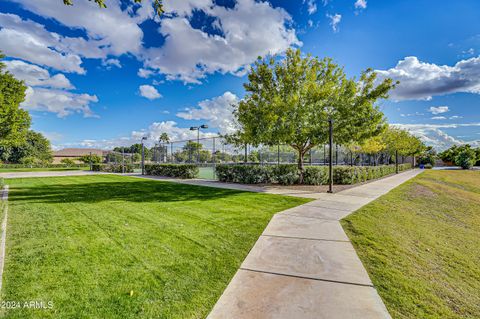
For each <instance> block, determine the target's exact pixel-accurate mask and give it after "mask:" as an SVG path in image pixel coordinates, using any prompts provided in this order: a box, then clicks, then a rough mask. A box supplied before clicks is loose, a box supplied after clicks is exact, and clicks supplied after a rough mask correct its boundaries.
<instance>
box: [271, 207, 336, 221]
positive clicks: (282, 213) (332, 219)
mask: <svg viewBox="0 0 480 319" xmlns="http://www.w3.org/2000/svg"><path fill="white" fill-rule="evenodd" d="M310 207H311V206H310ZM279 214H281V215H288V216H293V217H300V218H311V219H321V220H329V221H332V222H338V221H340V219H334V218H324V217H312V216H302V215H295V214H293V213H284V212H280V213H279Z"/></svg>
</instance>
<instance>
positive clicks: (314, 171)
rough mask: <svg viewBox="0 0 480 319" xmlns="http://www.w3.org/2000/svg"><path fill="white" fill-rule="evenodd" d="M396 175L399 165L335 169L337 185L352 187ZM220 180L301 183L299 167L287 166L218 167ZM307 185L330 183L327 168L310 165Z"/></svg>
mask: <svg viewBox="0 0 480 319" xmlns="http://www.w3.org/2000/svg"><path fill="white" fill-rule="evenodd" d="M411 167H412V165H411V164H400V165H398V169H399V171H404V170H407V169H410V168H411ZM394 173H395V165H382V166H334V167H333V183H334V184H337V185H350V184H356V183H361V182H365V181H368V180H371V179H376V178H380V177H383V176H386V175H390V174H394ZM216 174H217V178H218V179H219V180H220V181H221V182H229V183H241V184H269V183H273V184H281V185H292V184H298V182H299V172H298V168H297V166H296V165H295V164H287V165H272V166H268V165H266V166H261V165H227V164H220V165H217V166H216ZM303 183H304V184H305V185H325V184H328V167H327V166H306V167H305V169H304V173H303Z"/></svg>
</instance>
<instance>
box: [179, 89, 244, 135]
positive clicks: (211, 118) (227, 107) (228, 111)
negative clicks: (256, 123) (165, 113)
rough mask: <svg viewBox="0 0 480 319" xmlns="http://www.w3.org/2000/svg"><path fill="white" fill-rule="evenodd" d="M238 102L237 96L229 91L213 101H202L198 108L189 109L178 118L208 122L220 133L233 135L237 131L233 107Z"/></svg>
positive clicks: (180, 113)
mask: <svg viewBox="0 0 480 319" xmlns="http://www.w3.org/2000/svg"><path fill="white" fill-rule="evenodd" d="M238 101H239V99H238V97H237V96H236V95H235V94H233V93H231V92H228V91H227V92H225V93H223V95H220V96H217V97H215V98H213V99H209V100H204V101H201V102H199V103H198V108H187V109H186V110H185V111H184V112H179V113H177V116H178V117H180V118H182V119H186V120H206V121H208V125H209V126H210V127H213V128H218V130H219V132H220V133H222V134H225V133H232V132H234V131H235V124H234V120H233V110H234V107H233V105H235V104H236V103H238Z"/></svg>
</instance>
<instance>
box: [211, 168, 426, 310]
mask: <svg viewBox="0 0 480 319" xmlns="http://www.w3.org/2000/svg"><path fill="white" fill-rule="evenodd" d="M419 173H421V171H420V170H411V171H407V172H403V173H400V174H398V175H394V176H390V177H387V178H384V179H381V180H377V181H374V182H371V183H368V184H364V185H361V186H358V187H354V188H351V189H348V190H345V191H342V192H339V193H337V194H319V199H317V200H315V201H312V202H309V203H307V204H305V205H301V206H298V207H295V208H291V209H288V210H286V211H283V212H281V213H278V214H276V215H275V216H274V217H273V218H272V220H271V221H270V223H269V224H268V226H267V227H266V228H265V230H264V232H263V234H262V235H261V236H260V238H259V239H258V241H257V242H256V244H255V246H254V247H253V248H252V250H251V251H250V253H249V254H248V256H247V258H246V259H245V260H244V262H243V263H242V265H241V267H240V269H239V270H238V271H237V273H236V274H235V276H234V277H233V279H232V280H231V282H230V284H229V285H228V287H227V288H226V289H225V291H224V292H223V294H222V296H221V297H220V299H219V300H218V302H217V303H216V305H215V306H214V308H213V310H212V312H211V313H210V315H209V316H208V318H210V319H214V318H215V319H216V318H236V319H241V318H249V319H251V318H275V319H281V318H285V319H292V318H295V319H300V318H312V319H313V318H315V319H319V318H329V319H332V318H339V319H346V318H362V319H363V318H369V319H375V318H391V317H390V315H389V313H388V311H387V309H386V307H385V305H384V304H383V301H382V299H381V298H380V296H379V295H378V293H377V291H376V289H375V288H374V287H373V284H372V282H371V281H370V278H369V277H368V274H367V272H366V270H365V268H364V267H363V265H362V263H361V261H360V259H359V258H358V256H357V254H356V252H355V250H354V248H353V246H352V244H351V243H350V241H349V239H348V237H347V235H346V234H345V232H344V231H343V229H342V227H341V225H340V219H342V218H344V217H345V216H347V215H349V214H351V213H352V212H354V211H355V210H357V209H359V208H361V207H362V206H364V205H365V204H368V203H369V202H371V201H373V200H374V199H376V198H378V197H380V196H382V195H383V194H386V193H387V192H389V191H390V190H392V189H393V188H395V187H397V186H398V185H400V184H402V183H404V182H405V181H407V180H409V179H411V178H413V177H414V176H416V175H418V174H419Z"/></svg>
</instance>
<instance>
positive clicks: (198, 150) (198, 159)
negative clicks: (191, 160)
mask: <svg viewBox="0 0 480 319" xmlns="http://www.w3.org/2000/svg"><path fill="white" fill-rule="evenodd" d="M201 128H204V129H205V128H208V125H206V124H202V125H200V126H192V127H190V131H197V164H199V163H200V129H201Z"/></svg>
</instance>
